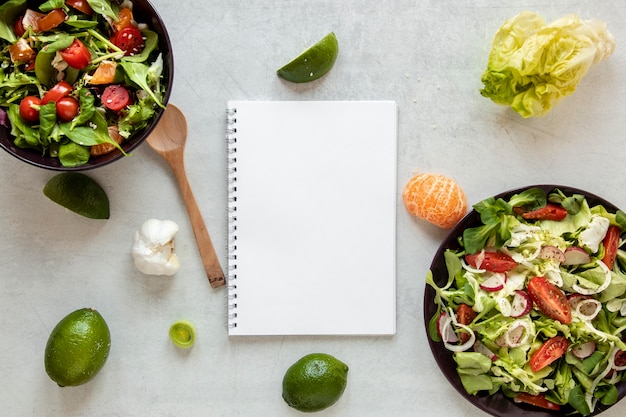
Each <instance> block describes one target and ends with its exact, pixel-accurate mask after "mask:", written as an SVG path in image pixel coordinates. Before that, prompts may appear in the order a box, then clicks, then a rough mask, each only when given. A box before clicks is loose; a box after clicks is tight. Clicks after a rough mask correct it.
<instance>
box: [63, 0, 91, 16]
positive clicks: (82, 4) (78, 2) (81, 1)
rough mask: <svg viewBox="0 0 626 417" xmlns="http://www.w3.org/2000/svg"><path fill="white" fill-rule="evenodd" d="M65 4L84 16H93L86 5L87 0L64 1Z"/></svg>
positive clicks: (89, 7)
mask: <svg viewBox="0 0 626 417" xmlns="http://www.w3.org/2000/svg"><path fill="white" fill-rule="evenodd" d="M65 4H67V5H68V6H70V7H73V8H75V9H76V10H78V11H79V12H81V13H84V14H86V15H89V16H91V15H92V14H93V9H92V8H91V6H90V5H89V3H87V0H65Z"/></svg>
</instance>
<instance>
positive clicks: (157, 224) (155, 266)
mask: <svg viewBox="0 0 626 417" xmlns="http://www.w3.org/2000/svg"><path fill="white" fill-rule="evenodd" d="M176 232H178V225H177V224H176V223H174V222H173V221H171V220H157V219H150V220H146V221H145V222H144V223H143V224H142V225H141V228H139V230H137V232H136V233H135V237H134V241H133V252H132V253H133V258H134V260H135V266H136V267H137V269H139V270H140V271H141V272H143V273H144V274H148V275H174V274H175V273H176V272H177V271H178V268H180V263H179V262H178V257H177V256H176V254H175V253H174V235H175V234H176Z"/></svg>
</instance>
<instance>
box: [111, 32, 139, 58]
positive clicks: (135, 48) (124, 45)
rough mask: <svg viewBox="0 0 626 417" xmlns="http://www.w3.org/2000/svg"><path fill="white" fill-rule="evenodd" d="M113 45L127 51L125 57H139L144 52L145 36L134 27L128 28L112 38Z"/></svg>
mask: <svg viewBox="0 0 626 417" xmlns="http://www.w3.org/2000/svg"><path fill="white" fill-rule="evenodd" d="M111 42H112V43H113V45H115V46H117V47H118V48H120V49H121V50H122V51H125V53H124V55H126V56H129V55H137V54H139V53H141V51H143V46H144V45H143V35H142V34H141V32H140V31H139V29H137V28H136V27H134V26H126V27H125V28H123V29H122V30H120V31H119V32H117V33H116V34H115V35H114V36H113V38H111Z"/></svg>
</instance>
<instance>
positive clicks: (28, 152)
mask: <svg viewBox="0 0 626 417" xmlns="http://www.w3.org/2000/svg"><path fill="white" fill-rule="evenodd" d="M139 1H141V2H142V4H139V3H138V2H139ZM133 7H134V9H133V10H134V11H135V12H136V17H137V18H138V21H140V22H146V21H148V20H149V21H150V22H149V26H150V28H153V29H154V28H155V27H156V28H158V29H159V30H160V32H162V34H161V33H160V34H159V49H160V50H161V51H167V54H164V56H163V62H164V71H166V73H165V79H166V89H165V93H164V96H163V105H164V106H167V103H168V102H169V99H170V96H171V93H172V84H173V81H174V55H173V51H172V44H171V40H170V36H169V34H168V31H167V28H166V27H165V22H164V21H163V19H162V18H161V16H160V15H159V13H158V11H157V10H156V9H155V7H154V6H153V5H152V3H150V1H149V0H133ZM164 111H165V109H164V108H161V107H157V109H156V111H155V115H154V119H153V121H152V123H150V124H149V125H148V126H146V128H145V129H144V130H143V131H141V132H137V133H135V135H134V137H132V138H131V139H130V140H129V141H126V142H125V143H124V144H123V145H122V148H123V149H124V151H125V152H126V153H127V154H128V155H130V154H131V152H132V151H133V150H135V149H136V148H137V147H138V146H139V145H141V144H142V143H143V142H144V141H145V139H146V138H147V137H148V136H149V135H150V133H151V132H152V131H153V130H154V128H155V127H156V126H157V125H158V124H159V121H160V119H161V116H163V112H164ZM0 130H4V131H5V132H6V135H7V140H6V141H5V139H4V138H2V137H1V134H0V148H2V149H4V150H5V151H6V152H7V153H8V154H10V155H11V156H13V157H15V158H17V159H19V160H20V161H22V162H26V163H27V164H29V165H32V166H36V167H39V168H43V169H47V170H51V171H88V170H92V169H95V168H100V167H103V166H106V165H109V164H111V163H113V162H115V161H118V160H120V159H122V158H124V157H125V155H124V154H122V153H121V152H120V151H113V152H111V153H108V154H105V155H101V156H97V157H91V158H90V159H89V161H88V162H87V163H86V164H84V165H80V166H76V167H65V166H63V165H61V163H60V162H59V161H58V159H56V158H52V157H49V156H48V157H43V156H41V155H40V156H39V157H37V155H38V151H37V150H36V149H26V148H18V147H17V146H15V145H14V143H13V136H12V135H11V133H10V128H6V127H4V126H0Z"/></svg>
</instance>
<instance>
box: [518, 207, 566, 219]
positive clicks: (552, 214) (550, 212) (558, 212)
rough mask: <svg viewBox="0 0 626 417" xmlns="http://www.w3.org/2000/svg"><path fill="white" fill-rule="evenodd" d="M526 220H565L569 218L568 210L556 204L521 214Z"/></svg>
mask: <svg viewBox="0 0 626 417" xmlns="http://www.w3.org/2000/svg"><path fill="white" fill-rule="evenodd" d="M521 215H522V217H523V218H524V219H526V220H556V221H559V220H563V219H564V218H565V216H567V210H565V209H564V208H563V207H561V206H558V205H556V204H546V205H545V207H541V208H539V209H537V210H532V211H526V212H523V213H521Z"/></svg>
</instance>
